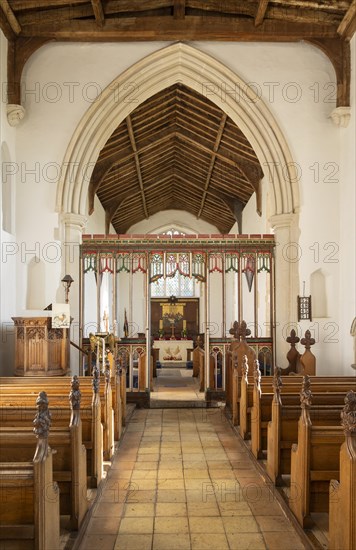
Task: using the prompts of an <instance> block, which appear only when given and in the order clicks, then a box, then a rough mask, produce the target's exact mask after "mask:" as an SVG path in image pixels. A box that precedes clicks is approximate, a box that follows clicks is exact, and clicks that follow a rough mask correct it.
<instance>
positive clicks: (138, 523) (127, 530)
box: [119, 517, 154, 535]
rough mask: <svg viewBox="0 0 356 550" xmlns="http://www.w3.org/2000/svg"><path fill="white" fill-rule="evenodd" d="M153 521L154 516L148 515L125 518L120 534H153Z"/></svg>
mask: <svg viewBox="0 0 356 550" xmlns="http://www.w3.org/2000/svg"><path fill="white" fill-rule="evenodd" d="M153 522H154V518H153V517H151V518H148V517H135V518H127V517H125V518H123V519H122V520H121V523H120V527H119V534H120V535H123V534H126V535H128V534H131V535H134V534H135V533H137V534H138V535H144V534H151V533H153Z"/></svg>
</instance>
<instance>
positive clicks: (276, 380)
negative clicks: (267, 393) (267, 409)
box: [272, 367, 283, 401]
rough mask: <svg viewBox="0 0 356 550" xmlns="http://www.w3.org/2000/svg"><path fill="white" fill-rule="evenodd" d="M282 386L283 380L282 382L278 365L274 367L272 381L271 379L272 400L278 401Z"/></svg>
mask: <svg viewBox="0 0 356 550" xmlns="http://www.w3.org/2000/svg"><path fill="white" fill-rule="evenodd" d="M282 386H283V382H282V376H281V369H280V368H279V367H276V368H275V369H274V373H273V381H272V387H273V399H274V401H280V398H281V388H282Z"/></svg>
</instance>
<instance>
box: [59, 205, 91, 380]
mask: <svg viewBox="0 0 356 550" xmlns="http://www.w3.org/2000/svg"><path fill="white" fill-rule="evenodd" d="M61 221H62V224H63V241H62V242H63V249H64V252H63V257H64V267H63V276H64V275H67V274H68V275H71V277H72V278H73V279H74V282H73V283H72V286H71V287H70V292H69V304H70V314H71V317H72V319H73V321H72V325H71V330H70V339H71V341H72V342H75V343H76V344H77V345H80V340H81V336H82V333H81V331H82V327H80V326H79V322H80V303H81V301H80V292H81V280H80V277H81V270H80V245H81V243H82V234H83V230H84V228H85V225H86V222H87V217H86V216H83V215H81V214H72V213H69V212H68V213H66V214H62V216H61ZM93 299H95V296H94V297H93ZM81 366H82V354H81V353H80V352H79V351H78V350H77V349H75V348H74V347H73V346H70V372H71V374H72V375H74V374H82V372H81V370H82V369H81Z"/></svg>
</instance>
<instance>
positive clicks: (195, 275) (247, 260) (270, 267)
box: [80, 235, 274, 389]
mask: <svg viewBox="0 0 356 550" xmlns="http://www.w3.org/2000/svg"><path fill="white" fill-rule="evenodd" d="M273 247H274V236H273V235H250V236H248V235H185V236H182V235H177V236H173V237H172V236H168V235H107V236H104V235H102V236H101V235H94V236H91V235H84V237H83V244H82V247H81V277H82V284H81V289H82V293H81V321H80V330H81V335H82V339H85V338H88V336H89V333H90V332H102V333H103V332H104V333H113V334H114V336H115V338H116V340H117V342H119V338H120V346H126V345H127V346H128V347H130V346H131V347H132V343H135V344H140V345H143V346H144V347H145V350H147V351H148V353H149V354H150V352H149V350H150V348H151V347H152V342H153V341H154V340H158V339H162V338H169V335H170V333H172V336H174V338H176V339H178V340H179V339H180V338H183V339H187V340H188V341H190V340H195V338H196V336H197V333H200V334H202V336H203V341H204V354H205V365H206V366H207V365H208V364H210V363H212V364H213V363H214V365H215V368H214V369H213V370H214V375H213V376H214V378H215V381H214V387H215V388H218V387H223V386H224V377H225V374H224V373H223V372H220V371H221V365H222V364H224V363H225V355H226V346H228V345H229V344H230V341H231V334H230V330H231V328H232V325H233V323H234V322H235V321H238V322H239V323H241V322H242V321H243V320H244V321H246V324H247V327H248V329H249V330H250V331H251V343H252V341H253V343H254V344H255V347H256V353H257V355H260V356H261V361H262V370H264V371H266V372H265V373H266V374H267V371H268V366H269V364H272V353H273V346H272V340H273V334H272V327H273V309H274V285H273V279H274V274H273V271H274V261H273ZM176 275H177V276H178V275H179V277H180V278H181V281H182V284H181V287H180V288H184V289H185V290H184V291H186V289H188V288H189V289H190V290H189V292H191V294H190V295H189V294H188V293H187V294H184V295H182V294H181V295H180V296H179V294H178V296H176V295H175V296H174V297H177V298H178V299H179V297H180V298H181V301H184V299H186V300H185V301H186V303H187V304H188V298H189V297H190V299H191V300H192V301H193V300H194V301H196V303H197V314H196V316H195V317H196V322H194V323H193V321H192V320H191V319H190V318H189V315H188V306H187V305H186V306H185V309H186V310H187V311H185V309H184V310H182V316H181V317H180V318H179V319H178V320H177V323H176V328H175V330H174V331H173V330H172V331H171V330H165V328H166V327H165V325H164V319H162V318H159V319H158V318H157V319H156V316H155V313H154V312H153V310H152V307H153V300H152V299H151V296H155V295H157V294H155V292H153V290H154V289H155V287H154V285H157V284H159V282H160V281H162V280H168V279H169V278H170V280H171V279H172V278H173V277H175V276H176ZM188 280H190V281H192V283H193V284H190V285H188V284H185V283H184V281H188ZM161 286H162V288H163V286H164V285H161ZM166 286H167V287H168V286H169V285H166ZM166 286H165V288H166ZM170 288H171V287H170ZM187 292H188V291H187ZM169 297H170V296H168V295H167V296H165V297H164V296H162V300H164V298H169ZM171 297H172V296H171ZM162 300H161V301H162ZM175 303H178V304H179V303H180V302H175ZM185 315H186V317H187V318H185V317H184V316H185ZM152 320H154V322H151V321H152ZM133 340H134V342H133ZM82 343H83V342H82ZM128 351H129V350H128ZM207 374H208V373H207V367H206V375H207ZM131 382H132V383H130V387H132V386H134V383H133V381H131ZM142 383H143V385H144V387H145V388H148V387H149V368H148V367H147V368H146V373H145V380H143V381H142ZM210 386H211V383H210V382H209V380H208V376H206V381H205V389H207V388H208V387H210Z"/></svg>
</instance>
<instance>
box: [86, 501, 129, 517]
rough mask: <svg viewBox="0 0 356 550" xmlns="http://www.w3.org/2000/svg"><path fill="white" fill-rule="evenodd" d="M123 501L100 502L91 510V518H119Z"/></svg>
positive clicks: (123, 504)
mask: <svg viewBox="0 0 356 550" xmlns="http://www.w3.org/2000/svg"><path fill="white" fill-rule="evenodd" d="M124 506H125V503H124V502H114V503H113V502H100V503H99V504H98V505H97V506H95V508H94V510H93V518H106V517H115V518H120V517H121V516H122V513H123V510H124Z"/></svg>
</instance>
